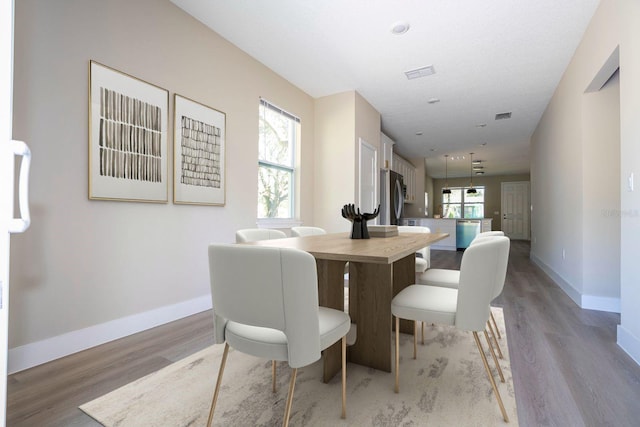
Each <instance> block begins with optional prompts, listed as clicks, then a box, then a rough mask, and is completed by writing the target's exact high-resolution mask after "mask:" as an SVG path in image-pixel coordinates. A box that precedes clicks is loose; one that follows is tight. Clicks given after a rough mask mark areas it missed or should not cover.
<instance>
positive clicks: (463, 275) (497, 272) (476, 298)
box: [456, 236, 510, 331]
mask: <svg viewBox="0 0 640 427" xmlns="http://www.w3.org/2000/svg"><path fill="white" fill-rule="evenodd" d="M509 245H510V241H509V238H508V237H504V236H493V237H490V238H489V237H488V238H485V239H482V241H481V242H478V243H476V244H475V245H472V246H469V247H468V248H467V249H466V250H465V251H464V254H463V255H462V263H461V264H460V282H459V286H458V309H457V313H456V327H458V328H460V329H462V330H467V331H482V330H484V325H485V323H486V322H487V319H489V314H490V307H489V303H490V302H491V300H493V299H494V298H495V297H496V296H497V295H499V294H500V293H501V292H502V288H503V287H504V280H505V277H506V274H507V262H508V258H509ZM496 292H497V293H496Z"/></svg>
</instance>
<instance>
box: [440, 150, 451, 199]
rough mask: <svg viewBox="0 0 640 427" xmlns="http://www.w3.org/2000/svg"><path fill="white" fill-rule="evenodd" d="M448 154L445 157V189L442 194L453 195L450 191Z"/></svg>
mask: <svg viewBox="0 0 640 427" xmlns="http://www.w3.org/2000/svg"><path fill="white" fill-rule="evenodd" d="M448 157H449V155H448V154H445V155H444V188H443V189H442V194H451V190H450V189H449V182H448V180H449V173H448V172H449V171H448V169H447V158H448Z"/></svg>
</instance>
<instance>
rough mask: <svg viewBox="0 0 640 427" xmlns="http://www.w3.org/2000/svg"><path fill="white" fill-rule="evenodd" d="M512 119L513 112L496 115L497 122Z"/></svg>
mask: <svg viewBox="0 0 640 427" xmlns="http://www.w3.org/2000/svg"><path fill="white" fill-rule="evenodd" d="M510 118H511V112H508V113H498V114H496V120H504V119H510Z"/></svg>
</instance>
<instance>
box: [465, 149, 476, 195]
mask: <svg viewBox="0 0 640 427" xmlns="http://www.w3.org/2000/svg"><path fill="white" fill-rule="evenodd" d="M469 155H470V156H471V163H469V179H470V180H471V183H470V184H469V188H467V194H476V193H477V192H478V191H477V190H476V189H475V188H473V153H469Z"/></svg>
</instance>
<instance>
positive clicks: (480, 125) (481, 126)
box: [476, 123, 487, 128]
mask: <svg viewBox="0 0 640 427" xmlns="http://www.w3.org/2000/svg"><path fill="white" fill-rule="evenodd" d="M486 126H487V124H486V123H478V124H477V125H476V127H477V128H483V127H486Z"/></svg>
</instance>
